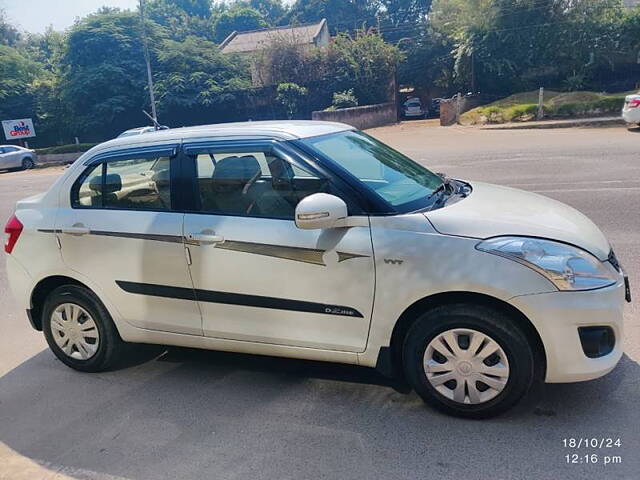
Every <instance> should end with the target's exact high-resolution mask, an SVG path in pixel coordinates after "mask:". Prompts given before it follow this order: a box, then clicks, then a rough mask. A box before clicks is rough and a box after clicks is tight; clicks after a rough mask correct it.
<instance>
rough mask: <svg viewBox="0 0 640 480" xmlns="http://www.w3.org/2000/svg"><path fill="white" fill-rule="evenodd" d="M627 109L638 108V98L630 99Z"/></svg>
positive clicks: (639, 102)
mask: <svg viewBox="0 0 640 480" xmlns="http://www.w3.org/2000/svg"><path fill="white" fill-rule="evenodd" d="M627 107H628V108H638V107H640V98H632V99H631V100H629V102H628V103H627Z"/></svg>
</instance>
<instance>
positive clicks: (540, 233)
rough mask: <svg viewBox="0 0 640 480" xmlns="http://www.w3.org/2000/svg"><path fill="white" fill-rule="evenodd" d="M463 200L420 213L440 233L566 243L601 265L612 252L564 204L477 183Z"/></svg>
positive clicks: (588, 223) (587, 223) (599, 235)
mask: <svg viewBox="0 0 640 480" xmlns="http://www.w3.org/2000/svg"><path fill="white" fill-rule="evenodd" d="M468 183H469V184H470V185H471V186H472V187H473V191H472V192H471V194H470V195H469V196H468V197H466V198H464V199H463V200H461V201H459V202H456V203H453V204H451V205H448V206H445V207H443V208H440V209H438V210H434V211H432V212H427V213H425V215H426V217H427V218H428V219H429V221H430V222H431V224H432V225H433V227H434V228H435V229H436V230H437V231H438V232H440V233H443V234H447V235H459V236H464V237H474V238H482V239H484V238H490V237H496V236H500V235H522V236H530V237H540V238H547V239H551V240H559V241H561V242H565V243H570V244H572V245H575V246H577V247H580V248H582V249H584V250H587V251H588V252H590V253H592V254H593V255H595V256H596V257H598V258H599V259H600V260H605V259H606V258H607V257H608V256H609V251H610V250H611V247H610V245H609V242H608V241H607V239H606V237H605V236H604V235H603V234H602V232H601V231H600V229H599V228H598V227H596V225H595V224H594V223H593V222H592V221H591V220H589V219H588V218H587V217H586V216H585V215H583V214H582V213H580V212H579V211H578V210H576V209H575V208H572V207H570V206H568V205H565V204H564V203H561V202H558V201H556V200H552V199H551V198H547V197H543V196H542V195H537V194H535V193H530V192H525V191H523V190H517V189H515V188H508V187H501V186H498V185H490V184H487V183H480V182H468Z"/></svg>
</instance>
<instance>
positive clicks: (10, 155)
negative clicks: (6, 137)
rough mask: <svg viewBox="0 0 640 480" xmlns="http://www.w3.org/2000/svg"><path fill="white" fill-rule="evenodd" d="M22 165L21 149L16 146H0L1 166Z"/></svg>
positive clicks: (13, 166)
mask: <svg viewBox="0 0 640 480" xmlns="http://www.w3.org/2000/svg"><path fill="white" fill-rule="evenodd" d="M19 166H21V163H20V151H19V150H18V149H17V148H16V147H11V146H9V147H0V168H16V167H19Z"/></svg>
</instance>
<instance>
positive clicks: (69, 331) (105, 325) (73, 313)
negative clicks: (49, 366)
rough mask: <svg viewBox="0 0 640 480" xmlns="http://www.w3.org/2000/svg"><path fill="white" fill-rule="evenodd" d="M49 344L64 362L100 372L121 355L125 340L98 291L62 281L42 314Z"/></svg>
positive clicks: (71, 365)
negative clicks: (63, 283)
mask: <svg viewBox="0 0 640 480" xmlns="http://www.w3.org/2000/svg"><path fill="white" fill-rule="evenodd" d="M42 326H43V330H44V335H45V338H46V340H47V343H48V344H49V348H51V350H52V351H53V353H54V354H55V355H56V357H58V358H59V359H60V360H61V361H62V362H63V363H64V364H66V365H68V366H69V367H71V368H74V369H76V370H80V371H83V372H100V371H104V370H108V369H109V368H111V367H113V366H114V365H115V364H116V362H117V361H118V360H119V359H120V358H122V356H123V354H124V350H125V345H126V344H125V343H124V342H123V341H122V339H121V338H120V335H119V334H118V332H117V330H116V327H115V325H114V323H113V320H112V319H111V316H110V315H109V312H107V309H106V308H105V307H104V305H102V302H100V300H99V299H98V298H97V297H96V296H95V294H94V293H93V292H92V291H91V290H89V289H87V288H84V287H80V286H76V285H63V286H61V287H58V288H57V289H55V290H54V291H53V292H51V293H50V294H49V296H48V297H47V299H46V301H45V304H44V308H43V317H42Z"/></svg>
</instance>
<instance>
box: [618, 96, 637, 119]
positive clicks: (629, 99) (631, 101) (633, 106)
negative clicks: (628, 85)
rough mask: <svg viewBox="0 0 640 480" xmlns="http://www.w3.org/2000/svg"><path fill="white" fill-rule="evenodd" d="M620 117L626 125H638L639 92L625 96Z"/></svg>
mask: <svg viewBox="0 0 640 480" xmlns="http://www.w3.org/2000/svg"><path fill="white" fill-rule="evenodd" d="M622 118H623V119H624V121H625V122H626V123H627V125H637V126H640V94H636V95H627V96H626V97H625V99H624V107H622Z"/></svg>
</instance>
